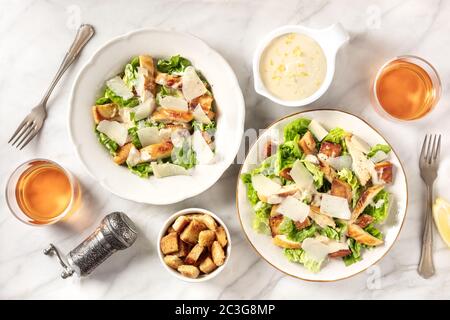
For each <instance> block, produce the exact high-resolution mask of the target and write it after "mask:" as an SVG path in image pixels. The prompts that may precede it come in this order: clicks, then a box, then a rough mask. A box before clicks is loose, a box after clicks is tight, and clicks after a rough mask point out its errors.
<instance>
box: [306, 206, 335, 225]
mask: <svg viewBox="0 0 450 320" xmlns="http://www.w3.org/2000/svg"><path fill="white" fill-rule="evenodd" d="M309 216H310V217H311V219H313V220H314V222H315V223H317V224H318V225H319V226H320V227H322V228H325V227H327V226H328V227H332V228H334V227H336V223H335V222H334V219H333V218H331V217H330V216H327V215H325V214H323V213H321V212H320V208H319V207H315V206H310V210H309Z"/></svg>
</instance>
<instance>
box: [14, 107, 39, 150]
mask: <svg viewBox="0 0 450 320" xmlns="http://www.w3.org/2000/svg"><path fill="white" fill-rule="evenodd" d="M46 115H47V112H46V111H45V107H40V106H38V107H36V108H33V110H32V111H31V112H30V113H29V114H28V115H27V116H26V117H25V119H23V121H22V122H21V123H20V124H19V126H18V127H17V129H16V131H14V133H13V135H12V136H11V138H10V139H9V141H8V143H11V142H12V145H13V146H16V147H17V148H18V149H20V150H22V149H23V148H24V147H25V146H26V145H27V144H28V143H29V142H30V141H31V140H32V139H33V138H34V137H35V136H36V134H37V133H38V132H39V130H40V129H41V127H42V125H43V123H44V120H45V117H46Z"/></svg>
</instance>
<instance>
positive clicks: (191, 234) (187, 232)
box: [180, 219, 207, 245]
mask: <svg viewBox="0 0 450 320" xmlns="http://www.w3.org/2000/svg"><path fill="white" fill-rule="evenodd" d="M206 229H207V226H206V225H205V224H204V223H203V222H200V221H198V220H195V219H194V220H192V221H191V222H190V223H189V225H188V226H187V227H186V228H184V230H183V232H182V233H181V235H180V239H181V240H183V241H184V242H187V243H190V244H194V245H195V244H197V242H198V234H199V233H200V231H203V230H206Z"/></svg>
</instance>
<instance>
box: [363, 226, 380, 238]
mask: <svg viewBox="0 0 450 320" xmlns="http://www.w3.org/2000/svg"><path fill="white" fill-rule="evenodd" d="M364 230H365V231H366V232H368V233H370V234H371V235H372V236H374V237H375V238H377V239H380V240H383V233H382V232H381V231H380V230H379V229H377V228H376V227H375V226H374V225H373V223H371V224H369V225H368V226H367V227H365V228H364Z"/></svg>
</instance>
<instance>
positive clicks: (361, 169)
mask: <svg viewBox="0 0 450 320" xmlns="http://www.w3.org/2000/svg"><path fill="white" fill-rule="evenodd" d="M345 143H346V145H347V148H348V152H349V153H350V156H351V157H352V169H353V171H354V172H355V174H356V177H358V180H359V182H360V183H361V185H363V186H365V185H366V184H367V182H368V181H369V180H370V179H371V178H372V174H371V171H372V169H373V168H374V164H373V162H372V161H371V160H369V159H367V157H366V155H365V154H364V153H363V152H362V151H361V148H359V147H358V145H357V144H354V143H353V142H352V136H346V137H345Z"/></svg>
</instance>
